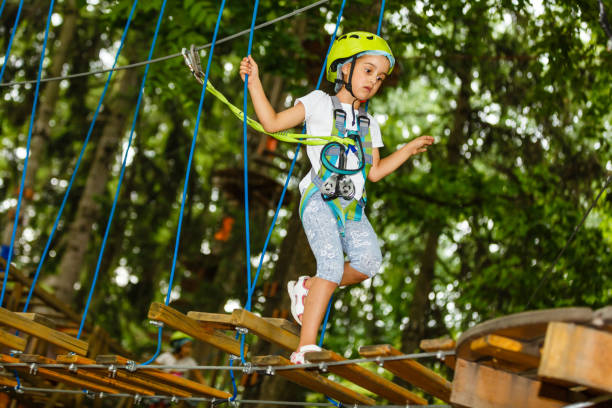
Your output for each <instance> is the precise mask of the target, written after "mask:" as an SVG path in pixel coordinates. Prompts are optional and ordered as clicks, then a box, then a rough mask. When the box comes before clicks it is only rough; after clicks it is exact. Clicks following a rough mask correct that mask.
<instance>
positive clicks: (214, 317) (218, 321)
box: [187, 311, 300, 336]
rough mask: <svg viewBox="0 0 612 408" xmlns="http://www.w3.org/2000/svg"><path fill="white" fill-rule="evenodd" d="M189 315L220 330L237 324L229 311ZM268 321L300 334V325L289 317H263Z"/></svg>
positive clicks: (204, 324) (206, 325)
mask: <svg viewBox="0 0 612 408" xmlns="http://www.w3.org/2000/svg"><path fill="white" fill-rule="evenodd" d="M187 317H190V318H192V319H194V320H197V321H198V322H200V324H201V325H202V326H205V327H207V328H210V329H220V330H235V329H236V325H235V324H234V317H233V314H227V313H205V312H194V311H192V312H188V313H187ZM262 319H264V320H265V321H266V322H268V323H270V324H273V325H274V326H277V327H280V328H282V329H284V330H287V331H288V332H290V333H293V334H295V335H296V336H299V335H300V327H299V326H298V325H297V324H295V323H292V322H290V321H289V320H287V319H279V318H275V317H262Z"/></svg>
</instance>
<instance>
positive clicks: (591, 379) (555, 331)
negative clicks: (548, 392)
mask: <svg viewBox="0 0 612 408" xmlns="http://www.w3.org/2000/svg"><path fill="white" fill-rule="evenodd" d="M611 350H612V333H609V332H607V331H604V330H597V329H593V328H590V327H586V326H581V325H577V324H573V323H562V322H551V323H549V324H548V330H547V332H546V338H545V340H544V347H543V348H542V361H541V363H540V367H539V369H538V375H539V376H540V377H541V378H543V379H545V380H547V381H553V382H556V383H560V384H568V385H574V384H578V385H582V386H585V387H588V388H592V389H595V390H597V391H603V392H608V393H609V392H612V375H611V374H610V373H611V372H612V371H611V368H610V367H612V352H611Z"/></svg>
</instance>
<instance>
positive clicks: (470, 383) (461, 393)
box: [450, 358, 574, 408]
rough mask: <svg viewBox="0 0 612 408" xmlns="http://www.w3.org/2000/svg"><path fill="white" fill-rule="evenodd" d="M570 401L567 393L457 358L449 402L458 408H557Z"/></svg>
mask: <svg viewBox="0 0 612 408" xmlns="http://www.w3.org/2000/svg"><path fill="white" fill-rule="evenodd" d="M573 399H574V398H572V393H571V392H570V391H568V390H563V389H559V388H554V387H550V386H546V385H545V384H542V383H541V382H540V381H536V380H532V379H529V378H526V377H522V376H519V375H516V374H511V373H508V372H506V371H502V370H496V369H494V368H491V367H486V366H483V365H480V364H477V363H473V362H470V361H467V360H464V359H461V358H459V359H457V365H456V366H455V377H454V379H453V391H452V394H451V399H450V402H451V404H453V406H454V407H461V408H468V407H469V408H517V407H520V408H557V407H563V406H565V405H567V404H568V402H570V401H572V400H573Z"/></svg>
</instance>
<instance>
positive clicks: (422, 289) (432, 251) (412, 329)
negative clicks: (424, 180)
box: [402, 61, 471, 353]
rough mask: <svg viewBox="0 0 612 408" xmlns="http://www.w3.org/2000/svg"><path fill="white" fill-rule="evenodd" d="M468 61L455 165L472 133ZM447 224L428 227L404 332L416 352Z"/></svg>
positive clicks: (453, 138)
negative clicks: (470, 126)
mask: <svg viewBox="0 0 612 408" xmlns="http://www.w3.org/2000/svg"><path fill="white" fill-rule="evenodd" d="M469 64H470V63H469V61H468V62H467V63H465V65H461V66H459V67H455V69H456V72H457V76H458V77H459V79H460V80H461V87H460V88H459V91H458V93H457V98H456V102H457V109H456V110H455V113H454V117H453V128H452V130H451V134H450V137H449V140H448V144H447V152H446V159H447V160H446V162H447V163H448V165H450V166H456V165H457V164H458V163H459V160H460V159H461V145H462V144H463V143H464V142H465V140H466V138H467V137H468V136H469V132H468V131H467V130H466V129H467V127H466V126H465V125H466V123H469V121H470V94H471V92H470V82H471V73H470V72H471V71H470V67H469ZM445 224H446V221H445V220H440V222H439V223H437V224H433V225H431V226H430V227H428V228H427V229H426V233H425V237H426V242H425V249H424V251H423V255H422V257H421V260H420V263H421V267H420V268H419V275H418V276H417V278H416V282H415V286H414V294H413V300H412V303H411V306H410V313H409V316H408V317H409V322H408V325H407V326H406V329H405V330H404V331H403V333H402V351H404V352H406V353H411V352H414V351H416V350H417V349H418V347H419V342H420V341H421V339H423V338H424V335H425V333H426V330H427V322H428V321H429V319H430V316H431V308H430V300H429V294H430V293H431V291H432V288H433V280H434V279H435V266H436V259H437V250H438V241H439V238H440V234H441V233H442V230H443V228H444V225H445Z"/></svg>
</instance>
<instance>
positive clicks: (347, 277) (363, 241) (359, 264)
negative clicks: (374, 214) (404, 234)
mask: <svg viewBox="0 0 612 408" xmlns="http://www.w3.org/2000/svg"><path fill="white" fill-rule="evenodd" d="M342 247H343V249H344V252H346V254H347V255H348V258H349V262H347V263H346V264H345V266H344V275H343V276H342V281H341V282H340V286H345V285H352V284H355V283H360V282H362V281H364V280H366V279H368V278H371V277H373V276H374V275H376V274H377V273H378V272H379V270H380V266H381V264H382V254H381V252H380V246H379V245H378V238H377V237H376V233H375V232H374V229H373V228H372V225H371V224H370V221H369V220H368V218H367V217H366V216H365V214H364V215H363V216H362V217H361V220H360V221H350V220H349V221H347V222H346V232H345V235H344V237H343V238H342Z"/></svg>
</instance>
